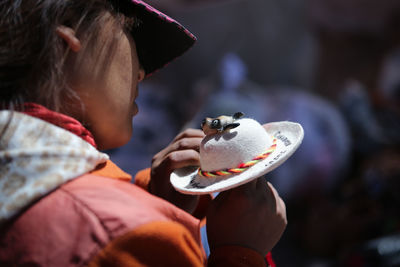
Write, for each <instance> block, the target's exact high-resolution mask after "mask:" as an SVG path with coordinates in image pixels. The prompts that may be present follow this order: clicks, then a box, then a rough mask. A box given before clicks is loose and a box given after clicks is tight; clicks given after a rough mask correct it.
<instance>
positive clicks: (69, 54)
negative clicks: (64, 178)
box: [0, 0, 195, 148]
mask: <svg viewBox="0 0 400 267" xmlns="http://www.w3.org/2000/svg"><path fill="white" fill-rule="evenodd" d="M119 11H121V12H123V13H124V14H125V15H123V14H122V13H120V12H119ZM134 39H135V40H134ZM194 40H195V38H194V36H193V35H191V34H190V33H189V32H188V31H187V30H186V29H185V28H183V27H182V26H181V25H179V24H178V23H177V22H175V21H174V20H172V19H170V18H169V17H167V16H165V15H164V14H161V13H159V12H158V11H157V10H155V9H153V8H152V7H150V6H148V5H147V4H145V3H143V2H142V1H140V0H18V1H15V0H3V1H1V2H0V81H1V83H0V105H1V106H0V108H4V107H6V108H8V107H10V106H13V104H17V105H18V104H21V103H23V102H35V103H38V104H42V105H44V106H46V107H47V108H49V109H52V110H55V111H59V112H63V113H66V114H67V115H71V116H73V117H75V118H77V119H78V120H80V121H81V122H82V123H83V124H84V125H85V126H87V127H88V128H89V130H91V131H92V132H93V134H94V136H95V139H96V141H97V142H98V143H99V144H98V145H99V147H100V148H109V147H115V146H119V145H122V144H124V143H125V142H127V141H128V140H129V137H130V134H131V132H132V126H131V119H132V116H133V114H135V113H136V110H135V104H134V98H135V96H136V95H137V92H136V91H137V83H138V82H140V81H141V80H142V79H143V78H144V75H145V73H144V70H146V73H147V74H149V73H151V72H153V71H154V70H155V69H158V68H160V67H162V66H163V65H165V64H166V63H167V62H169V61H171V60H172V59H173V58H175V57H177V56H179V55H180V54H182V53H183V52H184V51H186V50H187V49H188V48H189V47H190V46H191V45H192V44H193V43H194ZM136 46H138V47H139V48H138V51H136ZM139 59H140V61H141V63H142V64H143V69H142V68H141V67H140V64H139ZM128 122H129V123H128ZM128 124H129V126H128ZM110 129H114V130H110ZM118 131H119V133H118Z"/></svg>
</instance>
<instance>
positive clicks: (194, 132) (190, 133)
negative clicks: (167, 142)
mask: <svg viewBox="0 0 400 267" xmlns="http://www.w3.org/2000/svg"><path fill="white" fill-rule="evenodd" d="M204 136H205V134H204V133H203V131H202V130H199V129H192V128H189V129H186V130H184V131H183V132H181V133H179V134H178V135H177V136H176V137H175V138H174V140H173V141H172V143H175V142H176V141H178V140H180V139H182V138H192V137H199V138H204Z"/></svg>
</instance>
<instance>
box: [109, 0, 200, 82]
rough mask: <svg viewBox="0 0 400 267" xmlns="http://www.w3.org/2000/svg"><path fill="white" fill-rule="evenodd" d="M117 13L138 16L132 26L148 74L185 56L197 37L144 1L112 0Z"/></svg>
mask: <svg viewBox="0 0 400 267" xmlns="http://www.w3.org/2000/svg"><path fill="white" fill-rule="evenodd" d="M111 2H112V3H113V4H115V5H116V6H117V9H118V12H121V13H123V14H124V15H126V16H128V17H130V16H135V17H136V18H138V19H139V25H138V26H137V27H134V28H133V29H132V36H133V38H134V40H135V43H136V48H137V53H138V57H139V61H140V63H141V64H142V66H143V68H144V70H145V72H146V75H149V74H151V73H153V72H154V71H155V70H157V69H160V68H162V67H163V66H164V65H166V64H167V63H169V62H170V61H172V60H173V59H175V58H176V57H178V56H180V55H182V54H183V53H184V52H185V51H187V50H188V49H189V48H190V47H191V46H192V45H193V44H194V42H195V41H196V37H195V36H194V35H193V34H192V33H190V32H189V31H188V30H187V29H186V28H185V27H183V26H182V25H181V24H179V23H178V22H177V21H175V20H174V19H172V18H170V17H168V16H167V15H165V14H163V13H162V12H160V11H158V10H157V9H155V8H154V7H152V6H150V5H149V4H147V3H145V2H143V1H141V0H111Z"/></svg>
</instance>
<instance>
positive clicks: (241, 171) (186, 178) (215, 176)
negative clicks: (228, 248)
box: [170, 112, 304, 195]
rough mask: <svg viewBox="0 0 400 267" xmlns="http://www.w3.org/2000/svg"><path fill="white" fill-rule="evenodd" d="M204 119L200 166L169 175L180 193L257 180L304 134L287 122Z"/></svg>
mask: <svg viewBox="0 0 400 267" xmlns="http://www.w3.org/2000/svg"><path fill="white" fill-rule="evenodd" d="M243 115H244V114H243V113H242V112H237V113H235V114H234V115H233V116H219V117H216V118H206V119H204V120H203V122H202V124H201V127H202V129H203V131H204V133H205V134H206V136H205V137H204V139H203V140H202V142H201V144H200V167H186V168H181V169H178V170H175V171H174V172H172V173H171V177H170V181H171V183H172V185H173V186H174V187H175V189H176V190H178V191H179V192H181V193H184V194H193V195H200V194H208V193H212V192H220V191H224V190H228V189H230V188H234V187H237V186H239V185H242V184H245V183H248V182H250V181H252V180H254V179H257V178H259V177H261V176H263V175H265V174H266V173H268V172H270V171H272V170H274V169H275V168H277V167H278V166H279V165H281V164H282V163H283V162H284V161H286V160H287V159H288V158H289V157H290V156H291V155H292V154H293V153H294V152H295V151H296V149H297V148H298V147H299V145H300V144H301V142H302V140H303V136H304V132H303V128H302V127H301V125H300V124H298V123H294V122H288V121H281V122H272V123H267V124H265V125H261V124H260V123H258V122H257V121H255V120H253V119H250V118H241V117H242V116H243Z"/></svg>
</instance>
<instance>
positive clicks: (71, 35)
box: [56, 25, 81, 52]
mask: <svg viewBox="0 0 400 267" xmlns="http://www.w3.org/2000/svg"><path fill="white" fill-rule="evenodd" d="M56 33H57V35H58V36H59V37H61V38H62V39H63V40H64V41H65V42H66V43H67V44H68V47H69V48H70V49H71V50H72V51H74V52H78V51H79V50H81V41H80V40H79V39H78V38H77V37H76V34H75V31H74V30H73V29H71V28H70V27H67V26H63V25H60V26H58V27H57V29H56Z"/></svg>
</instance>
